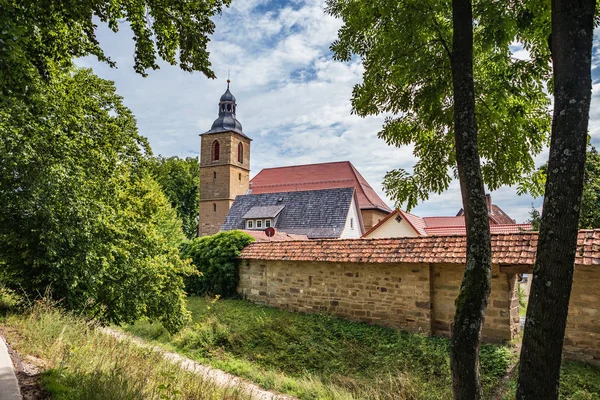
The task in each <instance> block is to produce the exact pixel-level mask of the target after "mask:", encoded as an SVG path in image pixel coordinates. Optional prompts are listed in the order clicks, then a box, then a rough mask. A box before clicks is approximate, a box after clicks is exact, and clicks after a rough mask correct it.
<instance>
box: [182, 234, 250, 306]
mask: <svg viewBox="0 0 600 400" xmlns="http://www.w3.org/2000/svg"><path fill="white" fill-rule="evenodd" d="M252 242H254V238H253V237H252V236H250V235H248V234H247V233H245V232H242V231H227V232H219V233H216V234H214V235H211V236H203V237H199V238H196V239H194V240H192V241H190V242H189V243H186V244H185V245H184V246H183V249H182V253H183V254H184V256H185V257H190V258H191V259H192V263H193V264H194V265H195V266H196V268H197V269H198V272H199V274H198V275H196V276H192V277H190V278H189V279H188V280H187V282H186V289H187V291H188V292H189V293H192V294H195V295H206V294H210V295H220V296H235V294H236V290H237V287H238V282H239V271H238V264H239V260H238V259H237V257H238V256H239V255H240V252H241V251H242V249H243V248H244V247H246V246H247V245H249V244H250V243H252Z"/></svg>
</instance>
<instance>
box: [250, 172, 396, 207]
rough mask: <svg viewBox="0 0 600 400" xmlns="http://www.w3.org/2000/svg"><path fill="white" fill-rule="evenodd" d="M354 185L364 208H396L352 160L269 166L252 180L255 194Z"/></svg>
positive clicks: (251, 184)
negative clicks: (386, 201)
mask: <svg viewBox="0 0 600 400" xmlns="http://www.w3.org/2000/svg"><path fill="white" fill-rule="evenodd" d="M344 187H354V188H355V189H356V194H357V197H358V206H359V208H360V209H361V210H368V209H378V210H382V211H385V212H390V211H392V210H391V209H390V208H389V207H388V206H387V205H386V204H385V203H384V201H383V200H381V198H380V197H379V196H378V195H377V193H376V192H375V190H373V188H372V187H371V185H369V183H368V182H367V180H366V179H365V178H364V177H363V176H362V175H361V174H360V173H359V172H358V171H357V170H356V168H354V165H352V163H351V162H350V161H341V162H330V163H322V164H309V165H293V166H289V167H278V168H265V169H263V170H262V171H260V172H259V173H258V174H257V175H256V176H255V177H254V178H252V180H251V181H250V190H251V193H253V194H261V193H275V192H295V191H301V190H318V189H333V188H344Z"/></svg>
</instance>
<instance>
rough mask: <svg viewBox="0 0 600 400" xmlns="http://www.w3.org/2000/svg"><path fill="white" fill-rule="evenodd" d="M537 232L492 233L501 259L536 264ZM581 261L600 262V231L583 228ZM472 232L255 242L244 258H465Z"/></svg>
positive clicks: (498, 261) (578, 255) (496, 255)
mask: <svg viewBox="0 0 600 400" xmlns="http://www.w3.org/2000/svg"><path fill="white" fill-rule="evenodd" d="M537 237H538V235H537V232H526V233H507V234H494V235H492V251H493V258H492V261H493V262H494V263H495V264H504V265H506V264H508V265H533V263H534V260H535V253H536V247H537ZM577 246H578V251H577V253H576V259H575V264H577V265H599V264H600V230H582V231H580V232H579V237H578V240H577ZM465 251H466V237H465V236H463V235H460V236H458V235H457V236H423V237H413V238H395V239H347V240H331V239H330V240H305V241H292V242H276V243H275V242H273V243H253V244H250V245H248V246H246V247H245V248H244V250H243V251H242V254H241V256H240V258H242V259H254V260H293V261H327V262H371V263H454V264H464V263H465Z"/></svg>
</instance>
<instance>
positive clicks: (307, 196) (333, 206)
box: [221, 187, 355, 239]
mask: <svg viewBox="0 0 600 400" xmlns="http://www.w3.org/2000/svg"><path fill="white" fill-rule="evenodd" d="M354 193H355V190H354V188H351V187H348V188H338V189H324V190H305V191H298V192H277V193H262V194H254V193H252V194H247V195H242V196H237V197H236V198H235V201H234V202H233V204H232V205H231V209H230V210H229V214H227V217H226V218H225V222H224V223H223V225H222V227H221V230H222V231H229V230H234V229H245V228H246V225H245V220H244V217H245V216H246V215H247V213H248V212H249V211H250V210H251V209H252V208H253V207H281V206H285V207H284V208H283V209H282V210H281V212H280V213H279V214H278V215H277V218H276V220H275V221H274V227H275V228H276V229H277V230H281V231H283V232H286V233H288V234H293V235H306V236H308V238H310V239H314V238H339V237H340V235H341V234H342V231H343V229H344V226H345V223H346V217H347V216H348V212H349V210H350V205H351V204H352V201H353V199H354ZM257 218H261V217H257Z"/></svg>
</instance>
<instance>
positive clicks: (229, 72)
mask: <svg viewBox="0 0 600 400" xmlns="http://www.w3.org/2000/svg"><path fill="white" fill-rule="evenodd" d="M230 74H231V70H230V69H228V70H227V89H229V82H231V81H230V80H229V76H230Z"/></svg>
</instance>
